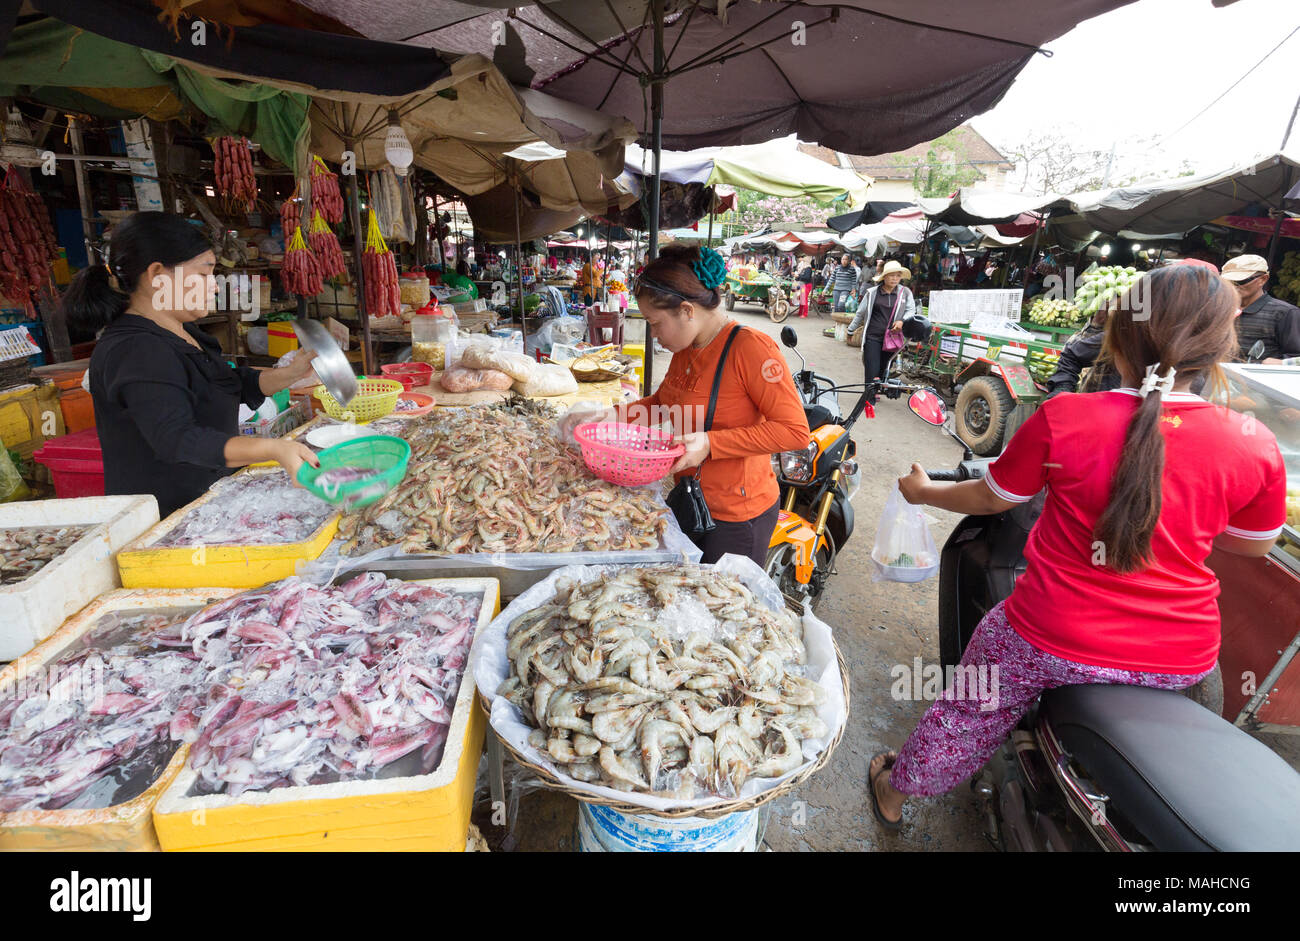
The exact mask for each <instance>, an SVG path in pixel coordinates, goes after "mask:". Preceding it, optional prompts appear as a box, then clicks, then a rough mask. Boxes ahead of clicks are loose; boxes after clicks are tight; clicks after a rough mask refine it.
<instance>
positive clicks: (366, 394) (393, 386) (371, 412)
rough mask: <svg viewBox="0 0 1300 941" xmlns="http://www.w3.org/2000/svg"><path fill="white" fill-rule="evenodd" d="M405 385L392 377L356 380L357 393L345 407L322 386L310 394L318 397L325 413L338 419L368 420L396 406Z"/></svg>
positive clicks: (380, 416)
mask: <svg viewBox="0 0 1300 941" xmlns="http://www.w3.org/2000/svg"><path fill="white" fill-rule="evenodd" d="M404 388H405V387H404V386H403V385H402V384H401V383H400V382H397V381H395V380H393V379H367V378H365V377H364V376H363V377H362V378H360V379H358V380H357V395H356V398H354V399H353V400H352V401H351V402H349V403H348V406H347V408H344V407H343V406H342V405H340V404H339V403H338V400H337V399H335V398H334V396H332V395H330V394H329V390H327V389H326V388H325V387H324V386H317V387H316V388H315V389H313V390H312V395H314V396H316V398H318V399H320V404H321V405H323V406H324V407H325V414H327V415H329V417H330V418H334V419H337V420H338V421H353V422H362V423H364V422H369V421H374V420H375V419H376V418H383V417H384V416H385V415H387V414H389V413H391V412H392V411H393V409H395V408H397V397H398V396H399V395H401V394H402V390H403V389H404Z"/></svg>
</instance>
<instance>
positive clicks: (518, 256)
mask: <svg viewBox="0 0 1300 941" xmlns="http://www.w3.org/2000/svg"><path fill="white" fill-rule="evenodd" d="M515 280H516V281H518V283H519V326H520V328H521V329H522V330H523V332H524V349H525V351H527V349H528V310H527V308H525V307H524V250H523V246H522V244H521V239H520V237H519V187H518V186H516V187H515Z"/></svg>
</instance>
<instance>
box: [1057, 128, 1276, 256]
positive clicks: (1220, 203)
mask: <svg viewBox="0 0 1300 941" xmlns="http://www.w3.org/2000/svg"><path fill="white" fill-rule="evenodd" d="M1297 168H1300V148H1296V147H1291V148H1288V149H1287V150H1285V151H1283V152H1280V153H1276V154H1272V155H1271V156H1267V157H1260V158H1256V159H1253V160H1251V161H1248V162H1246V163H1244V164H1240V165H1237V166H1234V167H1231V168H1229V169H1226V170H1221V171H1218V172H1216V173H1207V174H1204V175H1201V176H1191V177H1177V178H1175V179H1172V180H1163V181H1160V182H1156V183H1139V184H1135V185H1133V186H1124V187H1119V188H1116V189H1110V190H1102V191H1097V192H1091V193H1076V194H1075V195H1073V196H1071V197H1070V198H1069V203H1070V209H1071V212H1069V213H1062V214H1059V215H1054V217H1053V220H1052V222H1053V225H1054V226H1057V225H1067V224H1068V225H1070V227H1071V228H1072V229H1083V228H1090V229H1092V230H1093V231H1094V232H1107V233H1110V234H1122V235H1124V236H1125V237H1129V236H1130V235H1131V236H1132V237H1134V238H1141V237H1143V236H1146V237H1148V238H1150V237H1152V236H1160V235H1166V234H1170V233H1183V232H1187V231H1189V230H1191V229H1194V228H1196V226H1198V225H1204V224H1205V223H1208V222H1211V221H1213V220H1215V219H1218V218H1219V217H1221V216H1227V215H1237V214H1240V213H1241V211H1242V210H1243V209H1245V208H1246V207H1248V206H1250V205H1252V204H1260V205H1262V206H1265V207H1273V208H1281V206H1282V201H1283V199H1284V198H1285V197H1286V194H1287V191H1288V190H1289V189H1290V188H1291V186H1292V184H1293V183H1294V182H1295V181H1296V179H1297V176H1298V174H1297V172H1296V171H1297Z"/></svg>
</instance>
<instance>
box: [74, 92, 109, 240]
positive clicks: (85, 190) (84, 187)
mask: <svg viewBox="0 0 1300 941" xmlns="http://www.w3.org/2000/svg"><path fill="white" fill-rule="evenodd" d="M68 140H69V142H70V143H71V145H72V153H73V155H74V156H77V157H80V156H81V155H82V153H84V148H83V147H82V143H81V128H80V127H79V126H78V125H77V119H76V118H75V117H73V116H72V115H68ZM72 172H73V175H74V176H75V177H76V180H77V201H78V203H79V204H80V206H81V231H82V237H83V238H84V239H85V241H86V263H87V264H90V265H93V264H95V262H96V259H95V249H94V241H95V226H94V223H93V222H91V221H90V220H91V216H92V215H93V214H94V209H93V208H92V207H91V205H90V184H89V181H88V180H87V179H86V165H85V164H84V163H82V162H81V161H80V160H75V161H73V165H72ZM99 260H100V261H101V262H102V261H103V259H99Z"/></svg>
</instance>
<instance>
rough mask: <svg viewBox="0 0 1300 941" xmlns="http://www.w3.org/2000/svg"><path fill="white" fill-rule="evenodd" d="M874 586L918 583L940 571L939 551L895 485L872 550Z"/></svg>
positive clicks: (920, 517) (920, 513) (915, 508)
mask: <svg viewBox="0 0 1300 941" xmlns="http://www.w3.org/2000/svg"><path fill="white" fill-rule="evenodd" d="M871 561H872V563H873V564H874V565H875V569H876V570H875V572H874V573H872V576H871V580H872V581H875V582H879V581H887V582H919V581H923V580H925V579H927V578H929V577H930V576H931V575H933V574H934V573H935V572H937V571H938V570H939V550H938V548H937V547H936V546H935V544H934V536H933V535H931V533H930V526H929V524H928V523H927V522H926V521H925V513H924V512H923V511H922V509H921V507H919V506H914V505H912V504H911V503H908V502H907V500H906V499H904V497H903V493H902V491H901V490H899V489H898V484H897V483H896V484H894V489H893V491H892V492H891V493H890V494H889V497H888V498H887V499H886V500H885V511H884V513H883V514H882V515H881V517H880V528H879V529H877V530H876V544H875V546H874V548H872V550H871Z"/></svg>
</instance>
